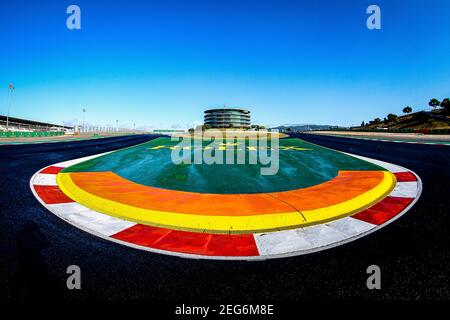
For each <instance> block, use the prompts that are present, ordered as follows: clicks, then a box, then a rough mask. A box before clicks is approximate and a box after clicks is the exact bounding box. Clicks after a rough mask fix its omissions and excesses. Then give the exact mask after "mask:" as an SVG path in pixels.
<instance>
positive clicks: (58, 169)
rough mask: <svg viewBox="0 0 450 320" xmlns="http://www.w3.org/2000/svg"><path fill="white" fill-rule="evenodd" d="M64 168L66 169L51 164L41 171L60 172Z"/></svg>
mask: <svg viewBox="0 0 450 320" xmlns="http://www.w3.org/2000/svg"><path fill="white" fill-rule="evenodd" d="M62 169H64V168H61V167H54V166H50V167H47V168H45V169H44V170H42V171H40V172H39V173H46V174H58V172H60V171H61V170H62Z"/></svg>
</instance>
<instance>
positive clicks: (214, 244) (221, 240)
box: [112, 224, 259, 257]
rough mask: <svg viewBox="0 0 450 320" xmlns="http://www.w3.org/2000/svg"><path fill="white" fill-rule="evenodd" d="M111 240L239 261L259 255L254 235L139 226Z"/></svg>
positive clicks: (116, 235)
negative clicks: (233, 258) (242, 258)
mask: <svg viewBox="0 0 450 320" xmlns="http://www.w3.org/2000/svg"><path fill="white" fill-rule="evenodd" d="M112 237H113V238H115V239H118V240H122V241H125V242H131V243H134V244H137V245H141V246H146V247H150V248H154V249H159V250H166V251H173V252H179V253H188V254H198V255H207V256H236V257H238V256H258V255H259V252H258V249H257V247H256V243H255V239H254V238H253V235H251V234H236V235H229V234H210V233H197V232H189V231H178V230H169V229H165V228H157V227H151V226H146V225H142V224H137V225H134V226H133V227H130V228H128V229H125V230H123V231H121V232H119V233H116V234H115V235H113V236H112Z"/></svg>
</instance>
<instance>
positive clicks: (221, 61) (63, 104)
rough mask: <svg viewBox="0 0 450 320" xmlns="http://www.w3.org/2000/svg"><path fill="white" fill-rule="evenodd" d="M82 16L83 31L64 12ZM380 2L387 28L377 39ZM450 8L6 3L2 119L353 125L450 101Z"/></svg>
mask: <svg viewBox="0 0 450 320" xmlns="http://www.w3.org/2000/svg"><path fill="white" fill-rule="evenodd" d="M71 4H77V5H78V6H80V8H81V30H68V29H67V28H66V18H67V16H68V15H67V14H66V8H67V6H69V5H71ZM370 4H377V5H379V6H380V7H381V12H382V29H381V30H376V31H371V30H368V29H367V28H366V19H367V17H368V15H367V14H366V8H367V6H368V5H370ZM449 12H450V2H449V1H446V0H430V1H410V0H409V1H400V0H398V1H395V0H390V1H363V0H358V1H357V0H345V1H343V0H342V1H338V0H336V1H317V0H316V1H312V0H311V1H294V0H290V1H283V0H281V1H280V0H279V1H265V0H259V1H245V0H240V1H236V0H227V1H212V0H210V1H196V0H189V1H187V0H184V1H181V0H180V1H175V0H164V1H162V0H161V1H133V0H127V1H123V0H115V1H112V0H109V1H106V0H103V1H99V0H90V1H85V0H71V1H64V0H54V1H49V0H41V1H39V2H38V1H34V3H33V4H31V1H26V0H15V1H1V2H0V43H1V46H0V86H1V88H0V114H5V113H6V102H7V95H8V83H10V82H12V83H14V85H15V87H16V90H15V93H14V97H13V101H12V108H11V115H12V116H17V117H23V118H29V119H36V120H41V121H50V122H56V123H62V122H63V121H71V122H74V121H79V122H80V121H81V119H82V111H81V110H82V108H83V107H84V108H86V109H87V110H88V111H87V113H86V119H87V122H90V123H93V124H98V125H106V124H114V123H115V120H116V119H119V122H120V123H121V124H122V125H128V126H131V125H132V124H133V123H136V126H138V127H140V126H146V127H156V128H170V127H173V128H176V127H184V128H185V127H188V126H192V125H193V123H195V122H196V121H202V116H203V111H204V110H205V109H206V108H209V107H214V106H222V105H223V104H226V105H227V106H229V107H242V108H248V109H250V110H251V111H252V114H253V122H254V123H258V124H266V125H267V124H269V125H270V124H284V123H316V124H334V125H354V124H359V123H361V121H362V120H366V121H367V120H370V119H373V118H375V117H381V118H382V117H384V116H385V115H386V114H387V113H391V112H392V113H400V112H401V109H402V108H403V107H404V106H406V105H410V106H412V107H413V108H425V107H426V105H427V102H428V100H429V99H430V98H431V97H437V98H444V97H447V96H449V95H450V76H449V74H450V59H449V52H450V26H449V24H448V19H447V18H448V13H449Z"/></svg>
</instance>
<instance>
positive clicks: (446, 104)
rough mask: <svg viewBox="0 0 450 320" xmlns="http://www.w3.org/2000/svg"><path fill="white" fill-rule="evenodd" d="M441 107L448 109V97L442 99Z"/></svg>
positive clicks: (449, 106) (449, 108)
mask: <svg viewBox="0 0 450 320" xmlns="http://www.w3.org/2000/svg"><path fill="white" fill-rule="evenodd" d="M441 107H442V108H443V109H444V110H445V111H450V99H449V98H445V99H444V100H442V102H441Z"/></svg>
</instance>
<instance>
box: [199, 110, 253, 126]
mask: <svg viewBox="0 0 450 320" xmlns="http://www.w3.org/2000/svg"><path fill="white" fill-rule="evenodd" d="M204 123H205V125H208V126H209V127H211V128H239V129H249V128H250V111H248V110H244V109H225V108H222V109H209V110H206V111H205V119H204Z"/></svg>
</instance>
